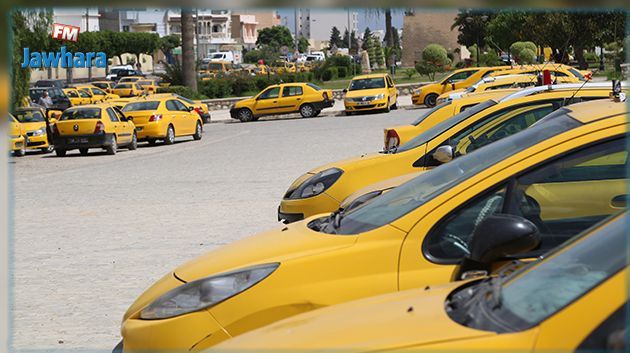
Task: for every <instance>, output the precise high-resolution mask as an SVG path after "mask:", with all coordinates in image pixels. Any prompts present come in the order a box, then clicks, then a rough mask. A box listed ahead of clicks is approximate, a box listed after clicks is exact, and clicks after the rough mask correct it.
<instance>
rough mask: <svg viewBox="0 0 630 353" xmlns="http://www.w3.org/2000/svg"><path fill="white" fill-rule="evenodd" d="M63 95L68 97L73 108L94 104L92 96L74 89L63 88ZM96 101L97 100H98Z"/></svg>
mask: <svg viewBox="0 0 630 353" xmlns="http://www.w3.org/2000/svg"><path fill="white" fill-rule="evenodd" d="M63 93H65V94H66V96H68V98H69V99H70V102H71V103H72V105H73V106H75V105H83V104H92V103H96V101H95V99H94V97H93V96H92V94H90V93H88V92H86V91H83V90H79V89H77V88H75V87H69V88H64V89H63ZM96 100H98V98H97V99H96Z"/></svg>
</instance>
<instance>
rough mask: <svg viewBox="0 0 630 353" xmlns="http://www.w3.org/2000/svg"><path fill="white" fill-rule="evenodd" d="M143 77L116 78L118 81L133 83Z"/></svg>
mask: <svg viewBox="0 0 630 353" xmlns="http://www.w3.org/2000/svg"><path fill="white" fill-rule="evenodd" d="M143 79H144V77H142V76H127V77H123V78H121V79H120V80H118V83H135V82H138V81H140V80H143Z"/></svg>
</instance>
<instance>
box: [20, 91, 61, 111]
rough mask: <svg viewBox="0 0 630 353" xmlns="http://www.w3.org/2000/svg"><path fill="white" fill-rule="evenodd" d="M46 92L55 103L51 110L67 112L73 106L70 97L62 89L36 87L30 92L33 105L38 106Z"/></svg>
mask: <svg viewBox="0 0 630 353" xmlns="http://www.w3.org/2000/svg"><path fill="white" fill-rule="evenodd" d="M44 92H48V96H49V97H50V100H52V103H53V105H52V106H51V107H49V109H54V110H66V109H68V108H69V107H70V106H71V105H72V103H71V102H70V99H69V98H68V96H66V94H65V93H64V92H63V90H62V89H61V88H57V87H34V88H31V89H29V90H28V95H29V97H30V98H31V101H32V102H33V103H35V104H38V102H39V98H41V96H42V95H43V94H44Z"/></svg>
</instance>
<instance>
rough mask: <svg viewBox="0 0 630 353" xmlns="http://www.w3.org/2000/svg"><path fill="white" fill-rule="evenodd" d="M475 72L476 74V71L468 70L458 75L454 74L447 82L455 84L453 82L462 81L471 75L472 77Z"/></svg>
mask: <svg viewBox="0 0 630 353" xmlns="http://www.w3.org/2000/svg"><path fill="white" fill-rule="evenodd" d="M475 72H477V71H476V70H469V71H462V72H458V73H455V74H453V75H451V76H450V77H449V78H448V79H447V81H448V82H449V83H455V82H459V81H463V80H465V79H467V78H468V77H470V76H471V75H473V74H474V73H475Z"/></svg>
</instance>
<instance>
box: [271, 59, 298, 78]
mask: <svg viewBox="0 0 630 353" xmlns="http://www.w3.org/2000/svg"><path fill="white" fill-rule="evenodd" d="M271 68H272V70H273V71H274V72H275V73H276V74H279V75H281V74H292V73H296V72H297V67H296V66H295V63H291V62H288V61H284V60H276V61H274V62H273V63H272V64H271Z"/></svg>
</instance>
